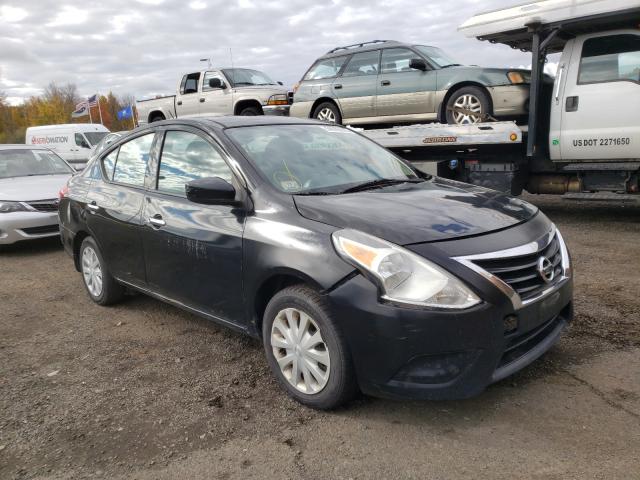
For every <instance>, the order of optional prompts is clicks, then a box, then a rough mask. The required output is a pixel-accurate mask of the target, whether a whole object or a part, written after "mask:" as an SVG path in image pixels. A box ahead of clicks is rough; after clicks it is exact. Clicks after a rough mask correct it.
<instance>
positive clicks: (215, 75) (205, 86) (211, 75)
mask: <svg viewBox="0 0 640 480" xmlns="http://www.w3.org/2000/svg"><path fill="white" fill-rule="evenodd" d="M213 78H217V79H219V80H220V81H221V82H222V83H224V79H223V78H222V76H221V75H220V74H219V73H216V72H207V73H205V74H204V80H203V82H202V91H203V92H210V91H211V90H220V89H219V88H211V87H210V86H209V80H211V79H213Z"/></svg>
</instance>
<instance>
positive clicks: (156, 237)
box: [143, 127, 245, 325]
mask: <svg viewBox="0 0 640 480" xmlns="http://www.w3.org/2000/svg"><path fill="white" fill-rule="evenodd" d="M206 177H220V178H223V179H225V180H227V181H229V182H231V183H233V184H234V186H235V187H236V190H238V189H239V188H240V187H239V184H238V183H236V180H235V179H234V176H233V174H232V173H231V170H230V168H229V166H228V165H227V163H226V162H225V160H224V156H223V153H222V152H221V150H220V149H219V147H218V146H217V145H216V144H215V142H213V141H210V139H208V138H207V137H206V136H205V135H204V134H201V133H199V131H197V130H191V129H187V128H186V127H185V129H184V130H178V129H176V130H167V131H166V133H165V138H164V144H163V147H162V152H161V155H160V164H159V168H158V173H157V182H156V186H155V188H152V189H150V190H149V191H148V194H147V196H146V199H145V202H144V215H143V217H144V221H145V226H144V228H143V244H144V252H145V264H146V271H147V281H148V283H149V286H150V288H151V289H152V290H154V291H155V292H157V293H159V294H161V295H163V296H165V297H167V298H169V299H171V300H174V301H178V302H180V303H182V304H184V305H187V306H189V307H191V308H193V309H196V310H198V311H201V312H204V313H207V314H210V315H213V316H215V317H217V318H218V319H220V320H223V321H227V322H231V323H233V324H236V325H238V324H240V325H242V324H243V323H244V314H243V306H242V233H243V228H244V218H245V215H244V210H243V209H242V208H240V207H237V206H230V205H203V204H196V203H192V202H190V201H189V200H187V198H186V195H185V184H186V183H187V182H189V181H191V180H194V179H198V178H206Z"/></svg>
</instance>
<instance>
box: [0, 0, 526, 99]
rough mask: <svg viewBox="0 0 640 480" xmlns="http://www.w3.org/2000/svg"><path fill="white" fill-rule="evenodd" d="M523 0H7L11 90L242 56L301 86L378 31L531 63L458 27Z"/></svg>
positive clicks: (150, 91) (104, 85)
mask: <svg viewBox="0 0 640 480" xmlns="http://www.w3.org/2000/svg"><path fill="white" fill-rule="evenodd" d="M517 3H521V0H430V1H428V2H427V1H424V0H361V1H359V0H315V1H309V0H224V1H223V0H135V1H134V0H102V1H99V2H97V1H91V0H86V1H83V2H72V1H69V2H65V1H64V0H0V91H1V92H4V93H5V95H6V96H7V97H8V99H9V101H10V102H11V103H13V104H16V103H20V102H21V101H22V100H23V99H25V98H28V97H29V96H31V95H36V94H39V93H41V91H42V87H44V86H45V85H46V84H48V83H49V82H51V81H55V82H59V83H64V82H72V83H75V84H76V85H77V86H78V89H79V91H80V93H81V94H83V95H91V94H93V93H95V92H99V93H107V92H108V91H109V90H112V91H113V92H114V93H116V94H132V95H134V96H135V97H136V98H137V99H142V98H148V97H151V96H154V95H156V94H166V93H173V90H174V89H175V84H176V82H177V80H178V78H179V77H180V76H181V75H182V74H183V73H185V72H188V71H197V70H199V69H201V68H203V67H204V63H201V62H200V61H199V60H200V59H201V58H209V57H210V58H211V59H212V62H213V64H214V65H216V66H227V65H229V64H230V63H231V60H230V55H229V50H230V49H232V52H233V61H234V64H235V66H244V67H253V68H257V69H259V70H264V71H265V72H267V73H268V74H269V75H270V76H271V77H273V78H274V80H280V81H282V82H284V83H285V85H287V86H290V85H292V84H293V83H295V82H296V81H297V80H299V78H300V76H301V75H302V74H303V73H304V72H305V70H306V69H307V68H308V67H309V65H310V64H311V62H313V61H314V60H315V59H316V58H317V57H318V56H319V55H321V54H323V53H325V52H326V51H327V50H329V49H331V48H333V47H336V46H340V45H346V44H351V43H355V42H361V41H366V40H372V39H394V40H404V41H408V42H416V43H426V44H431V45H437V46H439V47H442V48H444V49H445V50H447V51H448V52H449V53H450V54H451V55H453V56H454V57H455V58H456V59H457V60H458V61H459V62H460V63H470V64H478V65H484V66H508V67H512V66H527V65H529V64H530V61H529V56H528V55H526V54H524V53H521V52H519V51H515V50H512V49H510V48H508V47H505V46H502V45H490V44H488V43H484V42H479V41H477V40H474V39H467V38H465V37H464V36H463V35H462V34H460V33H458V32H457V27H458V25H460V24H461V23H462V22H463V21H464V20H466V19H467V18H469V17H470V16H472V15H473V14H475V13H479V12H481V11H486V10H491V9H496V8H503V7H509V6H512V5H514V4H517Z"/></svg>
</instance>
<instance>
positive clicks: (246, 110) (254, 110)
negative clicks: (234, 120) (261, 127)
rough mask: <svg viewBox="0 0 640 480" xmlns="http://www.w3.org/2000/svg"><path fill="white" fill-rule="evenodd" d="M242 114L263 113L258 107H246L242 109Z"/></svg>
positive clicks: (254, 114) (251, 115) (253, 114)
mask: <svg viewBox="0 0 640 480" xmlns="http://www.w3.org/2000/svg"><path fill="white" fill-rule="evenodd" d="M240 115H241V116H243V117H254V116H256V115H262V113H260V111H259V110H258V109H257V108H256V107H245V108H243V109H242V110H240Z"/></svg>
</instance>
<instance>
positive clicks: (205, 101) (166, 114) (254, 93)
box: [136, 68, 289, 125]
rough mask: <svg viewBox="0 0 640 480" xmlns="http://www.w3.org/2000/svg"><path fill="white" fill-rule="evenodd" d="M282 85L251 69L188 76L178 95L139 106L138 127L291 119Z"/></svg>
mask: <svg viewBox="0 0 640 480" xmlns="http://www.w3.org/2000/svg"><path fill="white" fill-rule="evenodd" d="M281 85H282V83H280V82H274V81H273V80H271V78H269V76H268V75H266V74H265V73H263V72H259V71H257V70H251V69H248V68H221V69H216V70H205V71H202V72H194V73H187V74H186V75H184V76H183V77H182V78H181V80H180V82H179V83H178V87H177V89H176V95H168V96H166V97H159V98H153V99H150V100H141V101H137V102H136V109H137V111H138V123H139V124H140V125H142V124H145V123H151V122H157V121H160V120H167V119H170V118H178V117H194V116H217V115H288V114H289V100H288V95H287V91H286V89H284V88H282V86H281Z"/></svg>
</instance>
